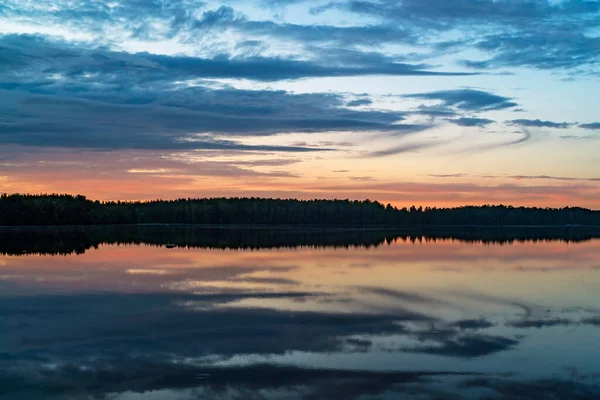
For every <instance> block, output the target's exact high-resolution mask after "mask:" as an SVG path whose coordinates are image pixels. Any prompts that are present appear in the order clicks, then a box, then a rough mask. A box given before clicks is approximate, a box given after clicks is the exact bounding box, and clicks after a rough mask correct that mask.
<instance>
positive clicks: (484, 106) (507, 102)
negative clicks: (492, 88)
mask: <svg viewBox="0 0 600 400" xmlns="http://www.w3.org/2000/svg"><path fill="white" fill-rule="evenodd" d="M404 97H406V98H412V99H419V100H433V101H437V102H439V103H441V105H443V106H445V107H449V108H454V109H458V110H461V111H470V112H481V111H493V110H502V109H506V108H511V107H516V106H517V105H518V104H517V103H515V102H513V101H511V100H512V99H511V98H510V97H503V96H498V95H496V94H493V93H489V92H485V91H482V90H475V89H457V90H441V91H437V92H428V93H413V94H407V95H404Z"/></svg>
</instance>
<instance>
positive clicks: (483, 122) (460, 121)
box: [448, 117, 495, 128]
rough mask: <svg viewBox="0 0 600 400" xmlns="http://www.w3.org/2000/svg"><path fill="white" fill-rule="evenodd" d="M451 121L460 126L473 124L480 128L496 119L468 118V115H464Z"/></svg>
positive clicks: (450, 120)
mask: <svg viewBox="0 0 600 400" xmlns="http://www.w3.org/2000/svg"><path fill="white" fill-rule="evenodd" d="M448 121H449V122H451V123H453V124H455V125H458V126H465V127H472V126H476V127H479V128H484V127H486V126H487V125H489V124H493V123H494V122H495V121H493V120H491V119H487V118H467V117H462V118H457V119H449V120H448Z"/></svg>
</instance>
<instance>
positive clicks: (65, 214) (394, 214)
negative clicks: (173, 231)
mask: <svg viewBox="0 0 600 400" xmlns="http://www.w3.org/2000/svg"><path fill="white" fill-rule="evenodd" d="M149 223H168V224H212V225H289V226H308V225H310V226H339V227H351V226H352V227H397V226H418V227H427V226H449V225H469V226H560V225H587V226H600V211H596V210H589V209H585V208H581V207H565V208H539V207H512V206H505V205H484V206H464V207H455V208H436V207H433V208H431V207H426V208H422V207H415V206H412V207H410V208H397V207H394V206H392V205H391V204H387V205H384V204H382V203H380V202H378V201H371V200H363V201H358V200H296V199H267V198H237V197H232V198H203V199H192V198H188V199H177V200H154V201H143V202H140V201H135V202H123V201H109V202H100V201H92V200H89V199H87V198H86V197H85V196H82V195H77V196H72V195H65V194H43V195H28V194H11V195H7V194H3V195H1V196H0V225H4V226H22V225H119V224H149Z"/></svg>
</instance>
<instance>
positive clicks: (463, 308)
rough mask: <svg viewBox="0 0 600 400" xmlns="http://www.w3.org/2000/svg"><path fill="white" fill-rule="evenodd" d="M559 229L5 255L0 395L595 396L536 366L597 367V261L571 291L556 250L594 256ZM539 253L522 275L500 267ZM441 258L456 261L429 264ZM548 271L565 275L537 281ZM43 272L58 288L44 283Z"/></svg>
mask: <svg viewBox="0 0 600 400" xmlns="http://www.w3.org/2000/svg"><path fill="white" fill-rule="evenodd" d="M562 246H564V248H563V247H562ZM569 246H570V249H569V250H568V251H567V250H565V248H566V247H567V246H566V245H563V244H560V245H555V244H549V243H543V244H521V245H515V246H505V247H504V248H500V247H499V246H481V245H478V244H465V243H458V242H456V243H451V242H436V243H426V244H425V243H424V244H416V245H412V244H408V245H404V244H392V245H390V246H383V247H379V248H371V249H370V250H367V249H363V248H352V249H348V250H346V249H333V248H323V249H306V248H305V249H287V248H279V249H277V250H268V251H267V250H265V249H262V250H256V251H241V250H237V251H223V250H220V249H212V250H211V249H203V250H198V249H174V250H166V249H162V248H157V247H134V246H130V247H121V246H119V247H116V246H115V247H101V248H100V249H99V250H94V251H89V252H86V254H85V255H82V256H67V257H42V258H40V257H37V256H36V257H31V256H25V257H5V258H3V259H2V260H3V261H5V264H4V265H2V266H1V268H0V269H1V271H0V274H1V276H3V277H4V279H0V288H1V289H2V290H1V293H0V397H1V396H2V395H5V396H8V398H23V399H37V398H49V397H48V396H45V395H47V394H48V393H50V391H52V393H55V394H56V398H57V399H58V398H60V399H61V400H62V399H63V398H77V396H78V395H79V394H81V398H83V397H84V396H85V395H90V396H96V397H98V398H110V399H113V400H114V399H128V400H130V399H135V398H136V397H135V395H136V394H140V395H142V394H148V393H150V392H149V391H153V393H155V394H156V395H157V396H159V394H160V395H164V396H163V397H161V398H169V397H168V396H171V397H172V398H176V399H183V398H190V399H192V398H215V399H217V398H218V399H221V398H232V399H233V398H236V399H239V398H248V399H253V398H266V399H272V398H273V399H274V398H286V399H288V398H289V399H295V398H303V399H305V398H325V399H327V398H331V399H346V398H350V399H352V398H360V399H369V398H378V399H379V398H386V396H387V397H388V398H394V399H396V398H406V399H411V398H415V396H417V395H420V396H421V398H423V399H442V398H443V399H446V398H448V399H454V398H457V399H458V398H463V396H462V395H465V394H472V395H473V396H472V398H473V399H479V398H482V397H484V398H489V399H512V398H516V399H519V397H518V396H517V395H518V394H519V393H522V394H523V396H527V395H531V393H537V392H536V391H538V392H539V393H540V394H543V395H544V396H545V397H544V398H552V396H553V395H554V396H555V398H574V399H578V398H581V399H587V398H593V399H596V398H600V397H599V393H598V387H597V386H593V384H592V383H591V381H585V379H584V378H581V379H580V378H579V377H567V378H568V379H566V380H565V379H562V378H564V376H563V375H561V374H560V373H559V374H558V375H556V376H558V377H560V378H561V379H553V378H552V373H556V371H557V370H560V368H561V367H562V366H564V365H569V364H570V365H577V366H579V367H581V369H582V371H583V372H582V373H584V372H586V371H587V372H589V370H591V369H594V367H600V366H599V365H598V361H597V359H592V355H593V354H597V352H595V350H594V349H593V348H592V347H590V346H589V343H588V342H592V341H593V340H591V338H596V337H597V335H596V334H597V332H596V330H597V327H598V326H600V319H599V317H598V315H599V314H598V311H597V310H596V309H595V308H594V307H593V306H592V305H593V304H597V302H595V301H594V300H597V294H595V292H593V290H592V289H593V287H594V285H595V284H597V279H596V275H594V273H596V272H594V271H593V270H591V269H587V270H586V271H585V273H586V274H588V275H586V277H585V283H586V290H587V291H578V289H579V288H580V287H581V286H580V285H581V284H580V281H581V278H580V277H579V274H581V273H582V272H581V271H583V270H582V269H579V270H577V271H578V272H577V273H576V274H574V276H575V278H577V279H571V280H569V279H566V280H564V279H562V278H564V277H566V278H569V277H571V275H568V273H569V270H568V269H567V268H562V267H560V268H558V266H561V265H563V266H564V265H567V266H581V268H588V267H589V266H590V265H595V264H594V263H597V261H596V260H597V256H598V254H599V253H598V252H599V249H598V246H597V244H595V243H586V244H576V245H573V244H571V245H569ZM524 260H525V261H524ZM458 261H460V262H461V263H460V264H457V262H458ZM549 264H551V265H552V268H553V269H552V270H548V271H547V273H544V274H532V276H533V278H529V277H528V276H526V274H523V273H522V272H523V271H522V270H520V269H518V270H515V265H517V266H521V265H522V266H524V269H526V268H528V267H529V266H531V268H532V270H541V269H544V270H546V269H545V265H549ZM454 265H460V266H461V269H460V270H461V273H460V274H458V273H453V274H447V273H445V272H444V268H451V267H452V266H454ZM491 267H494V268H491ZM504 267H505V268H504ZM503 268H504V269H503ZM516 268H520V267H516ZM499 271H500V272H499ZM340 272H344V275H338V273H340ZM560 274H562V275H560ZM517 275H518V277H517ZM546 276H548V277H549V278H548V279H550V278H551V279H553V280H552V281H548V280H546V281H544V279H546V278H545V277H546ZM534 278H535V279H534ZM527 279H529V280H527ZM61 280H62V281H61ZM61 282H62V283H61ZM548 282H550V283H552V282H561V283H562V284H564V285H565V286H564V287H563V288H561V290H562V291H556V292H550V291H549V289H548V288H549V287H552V285H548ZM573 282H574V283H573ZM58 285H62V286H60V288H61V290H60V291H58V293H61V294H57V291H55V292H52V291H51V290H48V289H49V288H53V287H58ZM569 285H570V286H569ZM513 286H515V287H514V288H513ZM5 289H6V290H5ZM9 289H10V291H8V290H9ZM23 289H27V290H23ZM588 289H589V290H588ZM10 293H13V295H18V296H13V297H11V295H10ZM91 293H96V294H91ZM563 296H564V297H563ZM563 314H564V315H563ZM567 326H569V327H568V328H566V327H567ZM565 328H566V329H565ZM567 330H569V331H571V330H573V332H570V333H569V336H565V331H567ZM558 333H560V334H561V335H562V336H561V337H557V336H556V335H557V334H558ZM565 343H568V345H569V348H568V351H567V348H566V347H565V346H566V344H565ZM547 346H554V347H553V348H554V349H555V351H553V352H546V351H544V352H540V350H539V349H541V348H543V349H545V348H547ZM578 354H579V356H578ZM586 357H587V358H586ZM340 360H341V361H340ZM536 360H537V361H536ZM327 366H329V367H332V366H333V368H332V369H326V367H327ZM542 366H543V367H544V368H541V367H542ZM546 367H547V368H546ZM597 369H598V368H596V370H597ZM383 370H386V371H389V372H381V371H383ZM424 370H428V371H431V372H419V371H424ZM529 370H531V371H533V372H535V373H537V374H538V375H536V376H529V375H527V374H528V373H529ZM377 371H380V372H377ZM459 372H460V373H464V372H469V373H480V374H478V375H469V376H462V375H460V374H459ZM484 372H485V373H484ZM446 373H449V374H450V375H446ZM504 373H514V375H512V376H508V375H504ZM525 375H527V376H525ZM586 379H588V378H586ZM511 386H512V387H514V388H517V389H515V390H516V391H515V392H511V391H510V387H511ZM594 390H595V391H594ZM578 393H580V394H581V396H580V397H577V394H578ZM113 396H114V397H113ZM185 396H187V397H185ZM361 396H362V397H361ZM485 396H487V397H485ZM585 396H588V397H585ZM465 398H468V397H467V396H465ZM525 398H527V397H523V399H525Z"/></svg>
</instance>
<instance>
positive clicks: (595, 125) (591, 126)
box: [578, 122, 600, 130]
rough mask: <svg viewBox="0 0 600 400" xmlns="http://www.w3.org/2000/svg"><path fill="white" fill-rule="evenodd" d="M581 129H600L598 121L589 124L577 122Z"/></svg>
mask: <svg viewBox="0 0 600 400" xmlns="http://www.w3.org/2000/svg"><path fill="white" fill-rule="evenodd" d="M578 126H579V127H580V128H582V129H590V130H600V122H591V123H589V124H579V125H578Z"/></svg>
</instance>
